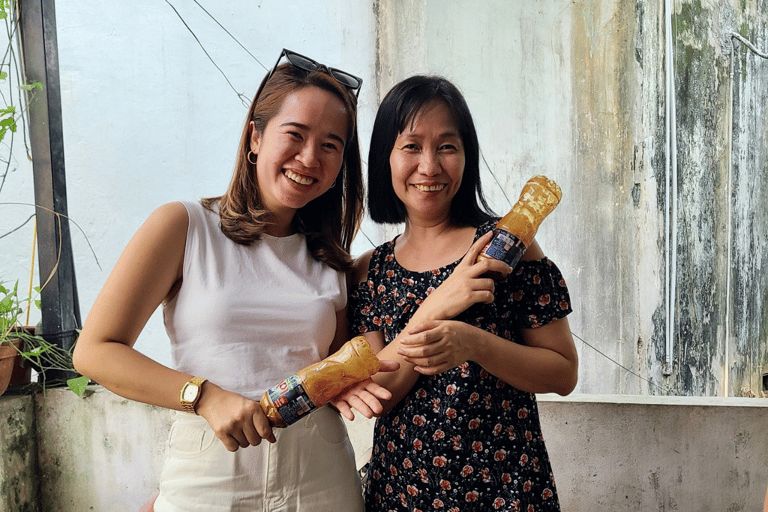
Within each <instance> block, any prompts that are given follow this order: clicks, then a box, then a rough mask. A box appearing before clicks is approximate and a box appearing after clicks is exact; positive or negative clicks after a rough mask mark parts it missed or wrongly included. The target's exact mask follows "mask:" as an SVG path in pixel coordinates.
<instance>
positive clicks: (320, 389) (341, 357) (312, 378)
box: [259, 336, 381, 427]
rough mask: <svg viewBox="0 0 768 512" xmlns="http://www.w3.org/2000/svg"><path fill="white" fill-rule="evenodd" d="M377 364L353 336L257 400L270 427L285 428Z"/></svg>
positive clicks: (362, 342)
mask: <svg viewBox="0 0 768 512" xmlns="http://www.w3.org/2000/svg"><path fill="white" fill-rule="evenodd" d="M380 367H381V362H380V361H379V359H378V358H377V357H376V354H374V352H373V349H372V348H371V346H370V345H369V344H368V342H367V341H366V339H365V337H363V336H356V337H354V338H352V339H351V340H349V341H348V342H346V343H345V344H344V345H342V346H341V348H340V349H339V350H338V351H337V352H336V353H334V354H333V355H330V356H328V357H326V358H325V359H323V360H322V361H320V362H317V363H314V364H311V365H309V366H307V367H306V368H302V369H301V370H299V371H298V372H297V373H296V374H294V375H291V376H290V377H288V378H287V379H285V380H284V381H283V382H281V383H280V384H278V385H276V386H274V387H272V388H270V389H268V390H267V391H265V392H264V394H263V395H262V396H261V400H260V401H259V403H260V405H261V408H262V410H263V411H264V414H265V415H266V416H267V419H269V424H270V425H272V426H273V427H287V426H288V425H290V424H292V423H295V422H297V421H299V420H300V419H301V418H303V417H304V416H305V415H307V414H309V413H310V412H312V411H314V410H315V409H317V408H318V407H322V406H323V405H325V404H327V403H328V402H330V401H331V399H333V398H334V397H335V396H336V395H338V394H339V393H341V392H342V391H344V390H345V389H346V388H348V387H349V386H351V385H353V384H357V383H358V382H362V381H364V380H365V379H367V378H368V377H370V376H371V375H373V374H374V373H376V372H378V371H379V368H380Z"/></svg>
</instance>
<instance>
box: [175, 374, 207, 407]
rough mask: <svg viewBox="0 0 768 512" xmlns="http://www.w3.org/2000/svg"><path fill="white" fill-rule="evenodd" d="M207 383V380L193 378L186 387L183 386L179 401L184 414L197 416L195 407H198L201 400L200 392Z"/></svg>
mask: <svg viewBox="0 0 768 512" xmlns="http://www.w3.org/2000/svg"><path fill="white" fill-rule="evenodd" d="M205 381H206V379H202V378H200V377H192V378H191V379H189V381H188V382H186V383H185V384H184V386H182V388H181V393H180V395H179V401H180V402H181V409H182V410H183V411H184V412H191V413H192V414H197V411H195V405H197V401H198V400H200V392H201V391H202V389H203V382H205Z"/></svg>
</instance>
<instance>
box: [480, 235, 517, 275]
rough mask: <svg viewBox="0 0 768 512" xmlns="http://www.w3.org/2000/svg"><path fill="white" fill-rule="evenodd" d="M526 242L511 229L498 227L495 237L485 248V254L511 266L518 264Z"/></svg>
mask: <svg viewBox="0 0 768 512" xmlns="http://www.w3.org/2000/svg"><path fill="white" fill-rule="evenodd" d="M524 252H525V244H523V242H522V241H520V239H519V238H517V237H516V236H515V235H513V234H512V233H510V232H509V231H504V230H503V229H499V228H496V230H495V231H494V233H493V238H491V241H490V242H488V245H486V246H485V249H483V254H485V255H486V256H490V257H491V258H494V259H497V260H501V261H503V262H504V263H506V264H507V265H509V266H510V267H513V268H514V266H515V265H517V262H518V261H520V258H521V257H522V255H523V253H524Z"/></svg>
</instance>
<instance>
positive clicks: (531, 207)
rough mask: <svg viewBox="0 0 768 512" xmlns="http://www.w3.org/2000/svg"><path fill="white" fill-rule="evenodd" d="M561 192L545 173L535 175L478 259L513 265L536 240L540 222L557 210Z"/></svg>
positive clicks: (495, 274)
mask: <svg viewBox="0 0 768 512" xmlns="http://www.w3.org/2000/svg"><path fill="white" fill-rule="evenodd" d="M562 195H563V193H562V192H561V191H560V187H558V186H557V183H555V182H554V181H552V180H550V179H549V178H547V177H545V176H534V177H533V178H531V179H530V180H528V183H526V184H525V186H524V187H523V191H522V192H521V193H520V199H518V200H517V203H515V205H514V206H513V207H512V209H511V210H510V211H509V213H507V214H506V215H505V216H504V217H502V218H501V219H500V220H499V222H497V223H496V227H495V228H494V230H493V238H491V241H490V242H488V245H486V246H485V248H483V250H482V252H481V253H480V255H479V256H478V257H477V261H480V260H482V259H484V258H495V259H497V260H501V261H503V262H505V263H506V264H507V265H509V266H510V267H513V268H514V266H515V265H517V262H518V261H520V257H522V255H523V253H524V252H525V249H526V247H528V246H529V245H530V243H531V241H533V236H534V235H535V234H536V231H537V230H538V229H539V225H540V224H541V222H542V221H543V220H544V218H545V217H546V216H547V215H549V214H550V213H551V212H552V210H554V209H555V207H556V206H557V205H558V203H559V202H560V198H561V197H562ZM489 274H490V275H491V277H493V278H494V279H500V278H501V277H502V276H501V274H499V273H498V272H490V273H489Z"/></svg>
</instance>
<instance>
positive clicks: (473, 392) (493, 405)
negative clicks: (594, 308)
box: [348, 221, 572, 512]
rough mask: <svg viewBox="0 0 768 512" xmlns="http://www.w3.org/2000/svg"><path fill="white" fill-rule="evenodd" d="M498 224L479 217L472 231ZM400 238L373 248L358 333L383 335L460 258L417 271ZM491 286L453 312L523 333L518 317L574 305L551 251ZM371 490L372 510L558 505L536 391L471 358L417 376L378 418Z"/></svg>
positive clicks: (544, 318)
mask: <svg viewBox="0 0 768 512" xmlns="http://www.w3.org/2000/svg"><path fill="white" fill-rule="evenodd" d="M494 225H495V222H494V221H491V222H488V223H485V224H484V225H482V226H480V227H479V228H478V229H477V232H476V234H475V240H476V239H477V238H478V237H479V236H482V234H483V233H485V232H486V231H488V230H490V229H492V228H493V226H494ZM394 242H395V241H394V240H392V241H390V242H388V243H386V244H384V245H381V246H379V247H377V248H376V249H375V250H374V252H373V254H372V256H371V261H370V265H369V267H368V278H367V280H366V281H364V282H362V283H360V284H359V285H358V286H357V287H356V288H355V289H353V290H351V293H350V299H349V300H350V303H349V309H348V311H349V317H350V328H351V329H352V330H353V333H355V334H357V333H364V332H368V331H384V337H385V343H390V342H391V341H392V340H393V339H394V338H395V337H396V336H397V335H398V334H399V333H400V331H401V330H402V329H403V328H404V327H405V326H406V324H407V323H408V321H409V320H410V319H411V316H412V315H413V313H414V311H415V310H416V309H417V308H418V307H419V305H420V304H421V303H422V301H423V300H424V299H425V298H426V296H427V295H429V294H430V293H431V292H432V291H434V289H435V288H437V287H438V286H439V285H440V284H441V283H442V282H443V281H445V279H446V278H447V277H448V276H450V275H451V272H453V269H454V268H455V267H456V265H457V264H458V262H454V263H452V264H450V265H447V266H445V267H442V268H439V269H435V270H431V271H426V272H411V271H409V270H406V269H405V268H403V267H401V266H400V265H399V264H398V263H397V260H396V259H395V255H394ZM495 296H496V300H495V301H494V302H493V303H491V304H475V305H473V306H472V307H470V308H469V309H467V310H466V311H464V312H463V313H462V314H461V315H459V316H458V317H456V320H461V321H464V322H467V323H469V324H471V325H474V326H477V327H479V328H482V329H484V330H486V331H489V332H491V333H493V334H496V335H497V336H500V337H503V338H506V339H508V340H510V342H512V343H521V340H520V334H519V331H518V329H519V328H520V327H528V328H534V327H538V326H541V325H545V324H547V323H549V322H551V321H552V320H554V319H557V318H562V317H564V316H566V315H567V314H568V313H570V312H571V311H572V310H571V305H570V298H569V295H568V289H567V287H566V285H565V281H564V280H563V277H562V275H561V274H560V271H559V269H558V268H557V267H556V266H555V264H554V263H552V261H550V260H549V259H547V258H543V259H541V260H539V261H523V262H520V263H519V264H518V265H517V266H516V268H515V269H514V270H513V272H512V273H511V274H510V275H509V276H508V277H507V278H506V279H505V280H503V281H501V282H498V283H497V284H496V291H495ZM365 500H366V510H368V511H384V512H387V511H409V512H415V511H422V512H426V511H432V510H441V511H451V512H458V511H462V512H464V511H490V510H503V511H523V512H533V511H552V510H560V506H559V502H558V498H557V493H556V490H555V482H554V479H553V476H552V469H551V467H550V463H549V457H548V456H547V450H546V448H545V446H544V440H543V438H542V434H541V428H540V425H539V414H538V409H537V406H536V398H535V396H534V394H533V393H528V392H523V391H520V390H518V389H515V388H513V387H512V386H510V385H509V384H507V383H505V382H504V381H502V380H501V379H499V378H498V377H496V376H494V375H492V374H490V373H489V372H488V371H487V370H485V369H484V368H483V367H482V366H480V365H478V364H477V363H474V362H472V361H467V362H465V363H463V364H461V365H459V366H458V367H456V368H453V369H451V370H448V371H446V372H443V373H441V374H439V375H435V376H425V375H422V376H420V377H419V379H418V381H417V382H416V384H415V385H414V386H413V388H412V389H411V391H410V392H409V394H408V395H407V396H406V397H405V398H404V399H403V400H401V401H400V403H398V404H397V405H396V406H395V408H394V409H392V410H391V411H390V412H388V413H386V414H384V415H383V416H382V417H381V418H379V419H378V420H377V422H376V427H375V430H374V440H373V456H372V459H371V461H370V463H369V464H368V480H367V483H366V487H365Z"/></svg>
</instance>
